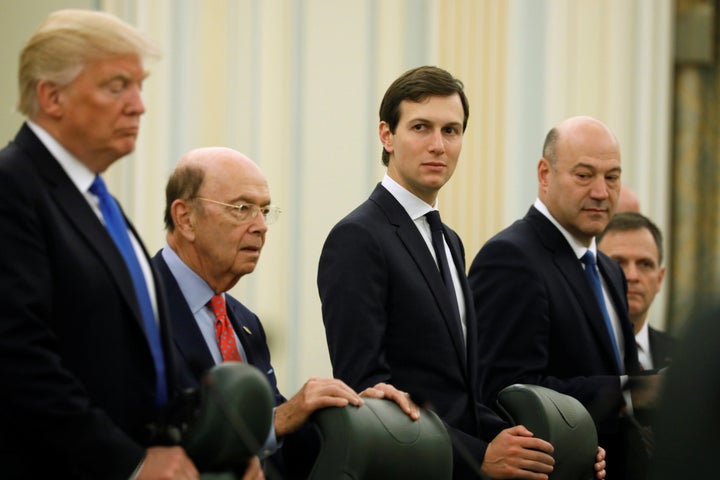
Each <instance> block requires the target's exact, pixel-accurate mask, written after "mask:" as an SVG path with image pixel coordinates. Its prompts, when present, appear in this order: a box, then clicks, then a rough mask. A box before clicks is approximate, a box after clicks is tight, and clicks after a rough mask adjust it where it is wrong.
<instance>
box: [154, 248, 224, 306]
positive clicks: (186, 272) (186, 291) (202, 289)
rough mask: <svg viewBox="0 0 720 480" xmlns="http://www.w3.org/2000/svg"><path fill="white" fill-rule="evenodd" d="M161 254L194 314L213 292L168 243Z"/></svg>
mask: <svg viewBox="0 0 720 480" xmlns="http://www.w3.org/2000/svg"><path fill="white" fill-rule="evenodd" d="M161 255H162V257H163V260H165V263H167V266H168V268H169V269H170V271H171V272H172V274H173V276H174V277H175V280H176V281H177V284H178V286H179V287H180V291H181V292H182V294H183V296H184V297H185V300H186V301H187V304H188V306H189V307H190V310H191V311H192V313H193V315H196V314H197V312H199V311H200V310H201V309H202V308H204V307H205V306H206V305H207V303H208V302H209V301H210V299H212V297H213V296H214V295H215V292H214V291H213V289H212V288H210V285H208V283H207V282H206V281H205V280H203V279H202V278H201V277H200V275H198V274H197V273H195V272H194V271H193V270H192V269H191V268H190V267H188V266H187V265H186V264H185V262H183V261H182V260H181V259H180V257H178V255H177V253H175V251H174V250H173V249H172V248H171V247H170V246H169V245H166V246H165V248H163V249H162V252H161ZM223 295H224V294H223Z"/></svg>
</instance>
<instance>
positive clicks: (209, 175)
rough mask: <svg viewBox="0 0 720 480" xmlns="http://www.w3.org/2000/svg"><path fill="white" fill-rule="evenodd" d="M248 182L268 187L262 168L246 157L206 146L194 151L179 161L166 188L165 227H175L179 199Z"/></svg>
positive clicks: (170, 229)
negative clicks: (174, 209)
mask: <svg viewBox="0 0 720 480" xmlns="http://www.w3.org/2000/svg"><path fill="white" fill-rule="evenodd" d="M231 179H236V180H238V181H243V179H247V180H248V181H252V182H254V183H261V184H265V185H266V186H267V180H266V179H265V175H263V173H262V170H260V167H258V166H257V164H256V163H255V162H253V161H252V160H250V158H248V157H247V156H246V155H244V154H242V153H240V152H238V151H236V150H233V149H231V148H225V147H205V148H197V149H195V150H191V151H189V152H188V153H186V154H185V155H183V157H182V158H181V159H180V161H178V163H177V165H176V166H175V170H174V171H173V173H172V175H170V179H169V180H168V184H167V188H166V189H165V228H166V229H167V230H168V231H169V232H171V231H173V229H174V228H175V222H174V221H173V218H172V212H171V207H172V204H173V202H174V201H175V200H178V199H180V200H192V199H194V198H196V197H197V196H198V192H199V191H200V188H201V187H203V186H208V187H210V188H214V187H215V186H217V185H220V184H223V183H228V182H230V181H232V180H231Z"/></svg>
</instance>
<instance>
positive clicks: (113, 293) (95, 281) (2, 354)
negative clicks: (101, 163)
mask: <svg viewBox="0 0 720 480" xmlns="http://www.w3.org/2000/svg"><path fill="white" fill-rule="evenodd" d="M131 229H132V227H131ZM0 232H2V234H1V235H0V292H2V293H1V294H0V378H1V379H2V387H0V391H1V392H2V394H1V395H0V465H2V467H0V468H1V469H2V474H0V476H2V477H3V478H11V479H12V478H122V479H127V478H129V477H130V475H131V473H132V472H133V470H134V469H135V468H136V467H137V466H138V465H139V463H140V461H141V460H142V458H143V456H144V454H145V449H144V446H143V438H144V436H145V435H144V433H145V432H146V429H145V428H144V427H145V425H146V424H147V423H150V422H153V421H155V420H157V416H158V412H157V410H156V408H155V405H154V403H155V402H154V396H155V369H154V367H153V360H152V356H151V353H150V348H149V346H148V342H147V340H146V338H145V334H144V328H143V322H142V317H141V315H140V308H139V306H138V303H137V300H136V297H135V293H134V289H133V285H132V280H131V277H130V274H129V272H128V269H127V267H126V266H125V263H124V261H123V259H122V256H121V254H120V252H119V250H118V249H117V247H116V246H115V244H114V243H113V240H112V239H111V238H110V236H109V234H108V232H107V230H106V229H105V227H104V226H103V224H102V222H101V221H100V219H99V218H98V217H97V215H96V214H95V212H94V211H93V210H92V208H91V207H90V205H89V204H88V202H87V200H86V198H85V197H84V195H83V193H81V192H80V191H79V190H78V189H77V187H76V186H75V184H74V183H73V182H72V180H71V179H70V178H69V177H68V176H67V174H66V173H65V171H64V170H63V169H62V167H61V166H60V164H59V163H58V162H57V160H56V159H55V158H54V157H53V156H52V155H51V154H50V152H49V151H48V150H47V149H46V148H45V146H44V145H43V144H42V143H41V142H40V140H39V139H38V138H37V137H36V136H35V134H34V133H33V132H32V131H31V130H30V128H29V127H28V126H27V125H23V127H22V128H21V129H20V131H19V132H18V134H17V136H16V137H15V140H14V141H13V142H11V143H10V144H9V145H8V146H7V147H6V148H4V149H3V150H2V151H0ZM136 237H137V235H136ZM146 257H147V254H146ZM148 261H149V257H148ZM155 284H156V286H157V287H159V286H160V282H159V280H158V279H157V278H156V279H155ZM156 296H157V299H158V308H159V317H160V318H159V321H160V327H161V328H160V331H161V335H162V339H163V343H164V350H165V363H166V367H167V372H168V378H167V380H168V382H169V383H168V391H169V392H172V391H173V378H172V372H173V362H172V358H171V357H172V355H171V352H172V348H171V346H170V343H169V342H170V333H169V331H168V330H167V328H166V327H167V324H166V322H165V318H166V316H165V313H166V312H165V306H164V301H163V298H164V296H163V293H162V292H161V291H159V290H158V291H156Z"/></svg>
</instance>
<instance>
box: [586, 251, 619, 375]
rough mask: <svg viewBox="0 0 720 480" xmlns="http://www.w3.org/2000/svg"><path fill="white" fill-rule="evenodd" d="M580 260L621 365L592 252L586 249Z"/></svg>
mask: <svg viewBox="0 0 720 480" xmlns="http://www.w3.org/2000/svg"><path fill="white" fill-rule="evenodd" d="M580 261H581V262H582V263H584V264H585V277H586V278H587V280H588V282H589V283H590V287H591V288H592V291H593V293H594V294H595V299H596V300H597V301H598V303H599V304H600V305H599V306H600V310H601V311H602V315H603V319H605V326H606V327H607V330H608V334H609V335H610V343H612V346H613V350H614V352H615V360H616V361H617V364H618V368H620V366H621V365H622V363H621V362H620V351H619V350H618V346H617V341H616V340H615V333H613V332H614V330H613V327H612V322H611V321H610V314H609V313H608V311H607V307H606V306H605V297H604V296H603V291H602V285H601V283H600V273H599V272H598V269H597V265H596V264H595V255H593V252H591V251H590V250H588V251H587V252H585V255H583V256H582V258H580Z"/></svg>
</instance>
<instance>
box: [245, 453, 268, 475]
mask: <svg viewBox="0 0 720 480" xmlns="http://www.w3.org/2000/svg"><path fill="white" fill-rule="evenodd" d="M242 480H265V474H264V473H263V471H262V466H261V465H260V459H259V458H258V457H253V458H251V459H250V462H249V463H248V466H247V469H245V474H244V475H243V477H242Z"/></svg>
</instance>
